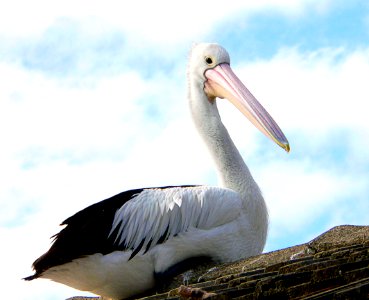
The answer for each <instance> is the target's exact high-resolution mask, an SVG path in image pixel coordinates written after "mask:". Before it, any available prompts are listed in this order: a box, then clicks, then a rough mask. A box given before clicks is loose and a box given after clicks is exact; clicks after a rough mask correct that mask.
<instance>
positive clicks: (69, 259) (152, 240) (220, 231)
mask: <svg viewBox="0 0 369 300" xmlns="http://www.w3.org/2000/svg"><path fill="white" fill-rule="evenodd" d="M188 81H189V93H188V94H189V102H190V110H191V113H192V116H193V119H194V122H195V125H196V127H197V129H198V131H199V132H200V134H201V136H202V137H203V139H204V141H205V143H206V144H207V145H208V148H209V150H210V152H211V154H212V156H213V158H214V160H215V162H216V168H217V171H218V174H219V177H220V182H221V187H206V186H180V187H164V188H147V189H139V190H132V191H126V192H123V193H121V194H118V195H116V196H114V197H112V198H109V199H106V200H104V201H101V202H99V203H96V204H94V205H92V206H90V207H87V208H86V209H84V210H82V211H80V212H78V213H77V214H75V215H74V216H72V217H70V218H68V219H67V220H65V221H64V222H63V224H65V225H67V226H66V227H65V228H64V229H63V230H62V231H61V232H60V233H58V234H57V235H56V237H55V241H54V244H53V245H52V246H51V248H50V250H49V251H48V252H47V253H45V254H44V255H43V256H41V257H40V258H39V259H38V260H36V261H35V263H34V265H33V266H34V268H35V270H36V273H35V275H33V276H30V277H28V278H27V279H29V280H30V279H34V278H48V279H51V280H54V281H57V282H60V283H63V284H66V285H69V286H71V287H74V288H77V289H80V290H86V291H90V292H93V293H96V294H98V295H101V296H104V297H107V298H110V299H123V298H127V297H130V296H133V295H135V294H139V293H142V292H144V291H145V290H147V289H150V288H152V287H154V286H155V284H156V282H157V279H158V278H160V276H161V275H164V274H167V273H168V274H172V273H173V272H174V271H175V270H174V269H175V268H176V266H178V265H179V264H180V263H181V262H184V261H188V260H189V259H191V258H199V257H200V258H210V259H212V260H214V261H218V262H229V261H235V260H239V259H241V258H245V257H248V256H251V255H256V254H259V253H261V252H262V250H263V247H264V244H265V240H266V235H267V228H268V214H267V209H266V205H265V202H264V199H263V197H262V195H261V192H260V190H259V188H258V186H257V185H256V183H255V181H254V180H253V178H252V176H251V174H250V172H249V170H248V168H247V166H246V165H245V163H244V161H243V159H242V157H241V155H240V154H239V152H238V150H237V149H236V147H235V146H234V144H233V142H232V140H231V138H230V136H229V134H228V132H227V130H226V129H225V127H224V125H223V124H222V122H221V120H220V116H219V113H218V110H217V106H216V102H215V97H221V98H227V99H229V100H230V101H231V102H233V103H234V104H235V105H236V107H237V108H239V109H240V110H241V111H242V112H243V113H244V114H245V115H246V116H247V117H248V118H249V119H250V120H251V121H252V122H253V123H255V125H256V126H257V127H258V128H259V129H260V130H261V131H262V132H263V133H264V134H266V135H267V136H269V137H270V138H271V139H272V140H274V141H275V142H277V143H278V144H279V145H280V146H282V147H283V148H285V149H286V150H289V146H288V142H287V140H286V138H285V137H284V135H283V133H282V132H281V131H280V129H279V127H278V126H277V125H276V124H275V122H274V121H273V120H272V119H271V117H270V116H269V115H268V114H267V113H266V111H265V110H264V109H263V108H262V107H261V105H260V104H259V103H258V102H257V101H256V99H255V98H253V96H252V95H251V94H250V93H249V92H248V90H247V89H246V88H245V87H244V86H243V85H242V83H241V82H240V81H239V80H238V79H237V77H235V75H234V74H233V73H232V71H231V70H230V67H229V56H228V53H227V52H226V51H225V50H224V49H223V48H222V47H220V46H219V45H215V44H199V45H197V46H195V47H194V49H193V50H192V53H191V57H190V63H189V68H188ZM238 101H239V102H238Z"/></svg>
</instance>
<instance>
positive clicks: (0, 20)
mask: <svg viewBox="0 0 369 300" xmlns="http://www.w3.org/2000/svg"><path fill="white" fill-rule="evenodd" d="M330 2H331V1H328V0H327V1H315V0H305V1H293V0H279V1H272V0H263V1H232V2H229V1H228V2H227V3H225V2H224V1H201V2H199V1H182V2H173V1H168V0H159V1H154V2H152V1H134V2H130V3H129V5H127V4H126V3H123V2H120V1H114V0H112V1H104V2H97V1H94V2H89V3H86V2H85V1H70V0H67V1H63V2H58V3H51V2H49V1H45V0H36V1H33V2H32V3H30V2H27V3H25V2H24V1H19V0H18V1H12V2H8V3H7V4H6V5H3V7H2V9H1V13H0V34H1V35H6V36H9V35H16V36H28V35H30V34H31V35H38V34H39V33H40V32H42V31H43V30H44V29H45V28H47V27H49V26H51V24H52V23H54V22H55V20H56V19H58V18H65V17H67V18H72V19H76V20H77V19H78V20H81V23H82V24H83V23H84V24H88V26H86V27H89V28H90V30H92V31H93V32H101V31H103V30H104V27H105V26H109V25H108V24H110V25H111V26H114V27H116V28H120V29H121V30H122V31H124V32H125V33H126V34H127V35H128V36H129V37H130V39H131V42H132V43H134V41H136V42H137V41H139V40H142V39H144V40H146V42H154V43H155V44H156V45H157V46H159V47H160V45H163V46H164V45H165V43H179V44H182V45H183V43H187V42H189V41H193V40H194V39H195V40H196V39H197V38H199V37H202V36H204V35H206V34H207V33H208V32H209V30H211V28H212V27H213V26H214V25H215V24H216V23H220V22H221V21H224V20H226V19H228V18H231V17H232V16H234V15H238V14H239V13H240V12H242V14H243V15H245V16H248V15H250V14H252V13H254V12H255V11H261V10H265V9H269V10H273V11H274V12H275V11H279V12H282V13H284V14H285V15H291V16H296V15H300V14H301V13H303V12H304V11H305V10H306V7H313V8H314V9H315V10H316V11H322V7H325V9H324V10H326V7H330ZM326 3H328V4H326ZM93 24H97V26H96V25H95V26H93ZM137 46H141V47H142V43H141V44H137ZM163 50H166V51H168V50H169V51H170V48H169V49H168V46H167V45H166V46H165V48H164V49H163Z"/></svg>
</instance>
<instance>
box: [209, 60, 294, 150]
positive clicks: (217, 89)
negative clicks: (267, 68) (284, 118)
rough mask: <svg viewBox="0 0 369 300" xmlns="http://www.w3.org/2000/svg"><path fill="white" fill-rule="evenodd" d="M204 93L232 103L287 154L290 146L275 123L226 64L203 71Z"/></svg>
mask: <svg viewBox="0 0 369 300" xmlns="http://www.w3.org/2000/svg"><path fill="white" fill-rule="evenodd" d="M205 77H206V79H207V80H206V81H205V85H204V91H205V93H206V94H207V96H208V97H209V99H213V98H215V97H219V98H226V99H228V100H229V101H230V102H232V103H233V105H235V106H236V107H237V108H238V109H239V110H240V111H241V112H242V113H243V114H244V115H245V116H246V117H247V118H248V119H249V120H250V121H251V123H253V124H254V125H255V126H256V127H257V128H258V129H259V130H260V131H261V132H262V133H264V134H265V135H266V136H267V137H268V138H270V139H271V140H273V141H274V142H275V143H277V144H278V145H279V146H281V147H282V148H283V149H284V150H286V151H287V152H289V151H290V144H289V143H288V141H287V139H286V137H285V136H284V134H283V132H282V130H281V129H280V128H279V126H278V125H277V123H276V122H275V121H274V120H273V118H272V117H271V116H270V115H269V113H268V112H267V111H266V110H265V109H264V107H263V106H262V105H261V104H260V103H259V102H258V101H257V100H256V98H255V97H254V96H253V95H252V94H251V93H250V91H249V90H248V89H247V88H246V87H245V85H244V84H243V83H242V82H241V80H240V79H238V77H237V76H236V75H235V74H234V73H233V71H232V69H231V67H230V66H229V64H227V63H223V64H220V65H218V66H216V67H215V68H213V69H208V70H206V71H205Z"/></svg>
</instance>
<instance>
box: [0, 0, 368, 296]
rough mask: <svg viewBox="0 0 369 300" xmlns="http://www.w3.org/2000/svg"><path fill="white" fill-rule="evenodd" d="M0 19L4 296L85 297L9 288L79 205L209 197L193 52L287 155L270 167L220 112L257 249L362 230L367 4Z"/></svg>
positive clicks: (67, 6) (212, 177) (13, 14)
mask: <svg viewBox="0 0 369 300" xmlns="http://www.w3.org/2000/svg"><path fill="white" fill-rule="evenodd" d="M228 2H229V1H228ZM2 6H3V7H1V9H0V78H1V83H2V84H1V89H0V132H1V136H2V141H3V142H2V145H3V147H2V148H1V150H0V151H1V156H0V164H1V166H2V168H1V173H0V174H1V177H2V184H1V186H0V203H1V207H2V210H1V212H0V234H1V236H2V238H3V242H2V245H6V246H5V247H3V248H2V250H1V251H2V252H3V253H2V254H3V255H2V256H1V257H2V258H1V261H0V263H1V265H2V268H3V272H2V275H0V276H1V280H2V282H5V283H6V284H4V286H5V290H3V294H5V296H4V297H6V296H8V297H10V296H12V297H14V291H17V292H18V294H19V295H18V296H19V297H17V298H19V299H23V298H26V297H27V299H63V297H64V298H67V297H69V296H72V295H77V294H79V295H81V294H83V293H82V292H78V291H74V290H71V289H69V288H66V287H64V286H62V285H58V284H55V283H52V282H48V281H46V280H38V281H36V282H32V283H29V282H27V283H26V282H23V281H21V280H20V278H22V277H24V276H27V275H29V274H31V268H30V266H31V263H32V262H33V260H34V259H35V258H36V257H38V256H39V255H40V254H42V253H43V252H44V251H46V250H47V249H48V247H49V245H50V240H49V237H50V236H51V235H53V234H54V233H56V232H57V231H58V230H59V228H58V224H59V223H60V222H61V221H62V220H64V219H65V218H67V217H68V216H70V215H72V214H73V213H75V212H76V211H78V210H80V209H82V208H84V207H86V206H87V205H89V204H92V203H94V202H97V201H99V200H102V199H105V198H107V197H109V196H111V195H114V194H116V193H119V192H120V191H122V190H125V189H129V188H135V187H144V186H161V185H172V184H209V185H216V184H217V178H216V174H215V173H214V170H213V167H212V162H211V160H210V158H209V156H208V154H207V152H206V149H205V147H204V146H203V145H202V142H201V140H200V139H199V138H198V137H197V135H196V132H195V130H194V128H193V127H192V125H191V120H190V117H189V114H188V111H187V102H186V82H185V72H186V60H187V56H188V51H189V48H190V47H191V44H192V43H193V42H199V41H211V42H218V43H220V44H222V45H223V46H224V47H225V48H226V49H228V51H229V53H230V55H231V61H232V68H233V69H234V71H235V72H236V73H237V74H238V76H239V77H240V78H241V79H242V80H243V81H244V82H245V84H246V86H248V88H249V89H250V90H251V91H252V92H253V94H254V95H255V96H256V97H257V98H258V100H259V101H260V102H261V103H262V104H263V105H264V106H265V107H266V108H267V109H268V111H269V112H270V113H271V115H273V117H274V118H275V119H276V121H277V122H278V123H279V125H280V126H281V128H282V129H283V131H284V132H285V134H286V136H287V137H288V139H289V141H290V143H291V153H290V154H286V153H284V152H283V151H282V150H281V149H279V148H278V147H276V146H275V145H273V143H271V142H270V141H269V140H268V139H266V138H265V137H264V136H263V135H261V134H260V133H259V132H257V130H255V129H254V128H253V127H252V126H250V124H249V123H248V122H247V121H245V120H244V119H243V118H242V116H240V114H239V113H238V112H237V111H236V110H235V109H234V108H233V107H231V106H230V105H227V104H226V103H224V102H223V101H219V108H220V110H221V115H222V118H223V121H224V123H225V124H226V126H227V128H228V129H229V132H230V134H231V135H232V137H233V138H234V140H235V142H236V144H237V146H238V148H239V149H240V151H241V153H242V155H243V157H244V159H245V161H246V163H247V164H248V165H249V167H250V169H251V172H252V174H253V175H254V177H255V179H256V180H257V182H258V184H259V186H260V187H261V189H262V191H263V193H264V196H265V199H266V202H267V204H268V207H269V214H270V230H269V238H268V242H267V246H266V250H267V251H269V250H275V249H280V248H283V247H287V246H291V245H295V244H298V243H303V242H307V241H309V240H310V239H311V238H313V237H315V236H316V235H318V234H320V233H322V232H324V231H325V230H327V229H329V228H331V227H332V226H335V225H340V224H368V222H369V218H368V216H367V212H368V211H369V201H368V197H367V195H368V194H369V186H368V182H369V159H368V157H369V122H368V121H367V111H368V104H367V103H368V99H369V91H368V84H367V82H368V78H369V42H368V41H369V4H368V3H367V1H350V2H349V1H329V0H326V1H314V0H304V1H289V0H281V1H258V2H256V1H239V2H237V1H234V2H232V3H226V2H224V1H215V2H214V1H212V2H210V1H203V2H201V3H195V1H193V2H192V1H186V2H184V3H176V4H173V3H172V2H170V1H155V3H151V2H144V1H136V2H135V3H131V4H129V5H128V4H127V5H125V6H124V7H123V6H121V4H119V2H116V1H106V2H104V3H101V4H88V5H86V4H84V2H82V1H80V2H75V1H63V4H61V3H60V4H55V3H53V4H51V3H49V2H48V1H43V0H37V1H34V2H32V5H31V4H27V3H23V2H21V1H13V2H12V4H7V5H6V6H5V5H4V4H3V5H2ZM20 6H22V8H23V9H22V11H20V10H19V7H20ZM40 7H42V8H43V9H42V10H41V9H39V8H40ZM164 7H165V9H163V8H164Z"/></svg>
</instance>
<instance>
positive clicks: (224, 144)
mask: <svg viewBox="0 0 369 300" xmlns="http://www.w3.org/2000/svg"><path fill="white" fill-rule="evenodd" d="M196 84H197V86H196ZM189 89H190V90H189V102H190V109H191V113H192V117H193V120H194V122H195V125H196V127H197V129H198V131H199V133H200V135H201V136H202V138H203V140H204V141H205V143H206V145H207V147H208V149H209V151H210V153H211V155H212V157H213V160H214V162H215V164H216V168H217V171H218V176H219V179H220V183H221V185H222V186H223V187H226V188H229V189H232V190H235V191H236V192H238V193H240V194H241V195H242V196H243V198H244V199H252V198H253V197H255V195H257V198H260V197H261V194H260V190H259V188H258V186H257V184H256V182H255V181H254V179H253V177H252V175H251V173H250V171H249V169H248V167H247V166H246V164H245V162H244V161H243V159H242V157H241V155H240V153H239V152H238V150H237V148H236V146H235V145H234V143H233V141H232V139H231V137H230V136H229V134H228V131H227V129H226V128H225V127H224V125H223V123H222V121H221V118H220V115H219V112H218V108H217V106H216V102H215V101H213V102H210V101H209V100H208V98H207V96H206V95H205V93H204V91H203V87H202V86H201V85H198V83H197V82H196V81H195V80H194V81H193V82H190V86H189ZM259 195H260V196H259ZM250 196H253V197H250Z"/></svg>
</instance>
